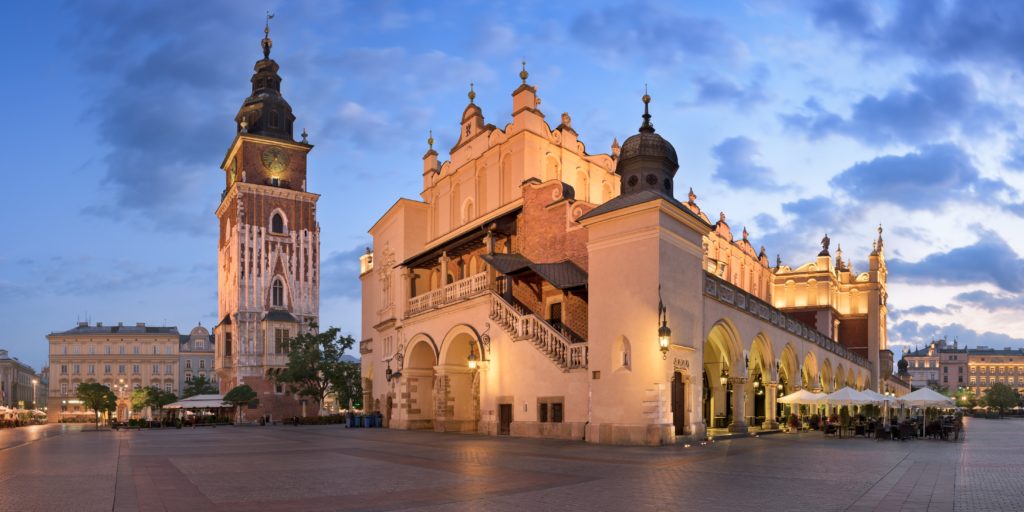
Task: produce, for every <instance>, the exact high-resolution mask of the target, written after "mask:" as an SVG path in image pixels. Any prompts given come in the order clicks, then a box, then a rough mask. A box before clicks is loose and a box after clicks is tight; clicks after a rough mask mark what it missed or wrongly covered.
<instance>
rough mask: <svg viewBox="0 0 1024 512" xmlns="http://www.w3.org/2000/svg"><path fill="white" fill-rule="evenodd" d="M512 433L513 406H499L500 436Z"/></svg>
mask: <svg viewBox="0 0 1024 512" xmlns="http://www.w3.org/2000/svg"><path fill="white" fill-rule="evenodd" d="M511 431H512V404H499V405H498V435H499V436H507V435H509V433H511Z"/></svg>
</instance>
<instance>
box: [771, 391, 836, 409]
mask: <svg viewBox="0 0 1024 512" xmlns="http://www.w3.org/2000/svg"><path fill="white" fill-rule="evenodd" d="M824 399H825V394H824V393H812V392H810V391H807V390H806V389H801V390H798V391H797V392H795V393H790V394H788V395H786V396H784V397H782V398H780V399H779V400H778V401H779V403H780V404H796V405H817V404H820V403H822V401H823V400H824Z"/></svg>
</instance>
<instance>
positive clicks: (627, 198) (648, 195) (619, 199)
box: [576, 189, 711, 226]
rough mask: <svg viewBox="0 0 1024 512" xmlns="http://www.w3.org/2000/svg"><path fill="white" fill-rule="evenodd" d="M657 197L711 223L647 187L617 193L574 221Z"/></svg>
mask: <svg viewBox="0 0 1024 512" xmlns="http://www.w3.org/2000/svg"><path fill="white" fill-rule="evenodd" d="M657 199H664V200H665V201H668V202H669V203H671V204H672V205H674V206H676V207H677V208H679V209H680V210H682V211H684V212H686V213H687V214H689V215H691V216H692V217H693V218H695V219H697V220H699V221H701V222H702V223H704V224H707V225H708V226H710V225H711V224H708V221H706V220H704V219H702V218H701V217H700V215H697V214H696V213H694V212H693V211H692V210H690V209H689V208H687V207H686V206H683V203H680V202H679V201H678V200H677V199H676V198H674V197H671V196H667V195H665V194H662V193H661V192H657V191H654V190H650V189H648V190H641V191H639V192H634V193H630V194H621V195H618V196H616V197H614V198H612V199H610V200H608V201H607V202H605V203H604V204H602V205H600V206H598V207H597V208H594V209H593V210H590V211H589V212H587V213H585V214H583V215H581V216H580V218H579V219H576V221H577V222H579V221H582V220H584V219H589V218H591V217H597V216H598V215H602V214H605V213H609V212H614V211H616V210H622V209H624V208H629V207H630V206H636V205H638V204H644V203H646V202H649V201H654V200H657Z"/></svg>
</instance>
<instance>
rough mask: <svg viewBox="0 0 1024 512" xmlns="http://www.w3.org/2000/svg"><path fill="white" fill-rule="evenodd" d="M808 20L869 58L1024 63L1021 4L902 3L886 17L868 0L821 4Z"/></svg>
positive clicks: (954, 0) (815, 5) (814, 5)
mask: <svg viewBox="0 0 1024 512" xmlns="http://www.w3.org/2000/svg"><path fill="white" fill-rule="evenodd" d="M811 18H812V20H813V22H814V23H815V25H816V26H817V27H818V28H821V29H823V30H827V31H832V32H835V33H837V34H839V35H841V36H843V38H842V42H843V44H844V45H848V44H849V43H850V42H851V41H860V42H862V43H864V44H865V45H867V46H868V48H870V49H871V50H872V52H871V54H872V56H879V57H885V56H893V55H911V56H915V57H921V58H924V59H927V60H929V61H931V62H934V63H937V64H948V63H950V62H956V61H962V62H971V63H975V62H985V63H988V64H993V65H996V66H1004V65H1007V64H1010V65H1013V66H1016V67H1020V66H1021V64H1022V63H1024V54H1022V53H1021V52H1020V45H1021V41H1024V4H1022V3H1020V2H977V1H973V0H950V1H946V2H934V1H903V2H899V5H898V8H897V9H896V11H895V13H892V14H888V13H883V12H881V11H880V10H879V9H877V8H875V7H874V6H873V3H871V2H869V1H868V0H820V1H816V2H812V3H811Z"/></svg>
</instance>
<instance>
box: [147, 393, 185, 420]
mask: <svg viewBox="0 0 1024 512" xmlns="http://www.w3.org/2000/svg"><path fill="white" fill-rule="evenodd" d="M146 389H148V390H149V400H148V402H147V403H146V405H148V406H150V407H155V408H156V410H157V411H159V416H160V417H163V413H164V406H165V405H170V404H173V403H174V402H177V401H178V396H177V395H175V394H174V393H171V392H170V391H165V390H163V389H160V388H159V387H156V386H150V387H148V388H146Z"/></svg>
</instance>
